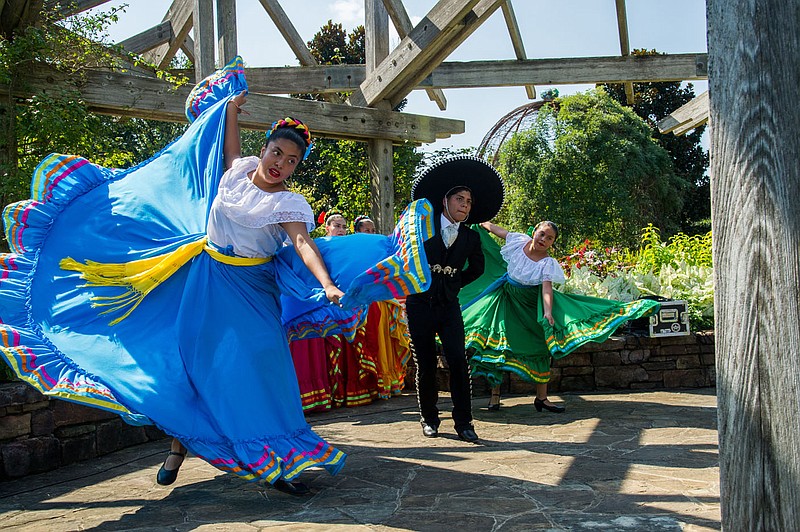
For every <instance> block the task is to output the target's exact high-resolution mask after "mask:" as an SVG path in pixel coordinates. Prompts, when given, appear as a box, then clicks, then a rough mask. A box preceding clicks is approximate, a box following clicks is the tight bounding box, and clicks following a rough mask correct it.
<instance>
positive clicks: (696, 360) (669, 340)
mask: <svg viewBox="0 0 800 532" xmlns="http://www.w3.org/2000/svg"><path fill="white" fill-rule="evenodd" d="M442 365H443V366H444V364H442ZM446 371H447V370H446V369H445V368H443V369H442V372H443V374H442V375H441V378H440V385H441V386H443V388H442V389H445V390H446V389H447V377H446ZM715 385H716V369H715V364H714V332H713V331H702V332H697V333H692V334H690V335H688V336H666V337H661V338H649V337H640V336H625V337H614V338H610V339H608V340H607V341H605V342H603V343H602V344H598V343H589V344H587V345H585V346H583V347H580V348H579V349H577V350H576V351H575V352H574V353H571V354H570V355H568V356H566V357H564V358H562V359H559V360H555V361H554V362H553V366H552V378H551V380H550V383H549V385H548V391H550V392H553V393H557V392H578V391H581V392H582V391H603V390H657V389H675V388H708V387H713V386H715ZM534 392H535V385H534V384H532V383H529V382H525V381H523V380H522V379H520V378H519V377H517V376H516V375H511V374H507V375H506V380H505V382H504V383H503V386H502V387H501V393H504V394H533V393H534ZM473 394H474V395H488V394H489V388H488V386H487V384H486V380H485V379H483V378H479V379H475V380H474V382H473Z"/></svg>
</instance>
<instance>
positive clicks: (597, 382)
mask: <svg viewBox="0 0 800 532" xmlns="http://www.w3.org/2000/svg"><path fill="white" fill-rule="evenodd" d="M438 377H439V385H440V389H441V390H447V389H448V382H447V367H446V364H444V361H443V360H442V361H441V363H440V371H439V376H438ZM715 378H716V376H715V369H714V334H713V332H699V333H694V334H691V335H689V336H673V337H664V338H643V337H636V336H628V337H622V338H612V339H609V340H608V341H606V342H604V343H602V344H594V343H591V344H588V345H586V346H584V347H581V348H580V349H578V350H577V351H576V352H574V353H572V354H570V355H569V356H567V357H565V358H562V359H560V360H556V361H555V362H554V364H553V377H552V380H551V381H550V385H549V391H551V392H554V393H557V392H577V391H602V390H652V389H664V388H666V389H673V388H704V387H712V386H714V385H715ZM406 384H407V387H410V388H412V389H413V386H414V369H413V363H412V364H410V365H409V374H408V377H407V378H406ZM534 391H535V387H534V385H533V384H531V383H527V382H524V381H523V380H521V379H520V378H519V377H517V376H515V375H507V376H506V381H505V382H504V384H503V387H502V393H504V394H533V393H534ZM473 394H474V395H475V396H480V395H488V394H489V389H488V387H487V385H486V381H485V380H484V379H482V378H481V379H475V381H474V382H473ZM164 437H165V435H164V434H163V433H162V432H161V431H159V430H158V429H156V428H154V427H134V426H131V425H128V424H126V423H125V422H123V421H122V420H121V419H120V418H119V416H117V415H116V414H112V413H110V412H105V411H103V410H98V409H96V408H89V407H86V406H81V405H78V404H75V403H70V402H67V401H61V400H58V399H52V400H51V399H48V398H47V397H44V396H43V395H41V394H40V393H39V392H37V391H36V390H34V389H33V388H31V387H30V386H28V385H27V384H25V383H22V382H7V383H0V480H2V479H8V478H14V477H21V476H25V475H28V474H30V473H39V472H42V471H48V470H51V469H56V468H57V467H60V466H62V465H66V464H70V463H72V462H77V461H80V460H87V459H89V458H94V457H96V456H100V455H103V454H107V453H110V452H113V451H116V450H118V449H122V448H124V447H128V446H131V445H136V444H138V443H144V442H146V441H150V440H155V439H161V438H164ZM165 448H166V447H165Z"/></svg>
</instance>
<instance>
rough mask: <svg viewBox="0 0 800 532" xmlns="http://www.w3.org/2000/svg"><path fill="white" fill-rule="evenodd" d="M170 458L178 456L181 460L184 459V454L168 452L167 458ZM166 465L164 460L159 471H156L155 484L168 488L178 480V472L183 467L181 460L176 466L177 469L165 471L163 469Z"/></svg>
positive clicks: (165, 469)
mask: <svg viewBox="0 0 800 532" xmlns="http://www.w3.org/2000/svg"><path fill="white" fill-rule="evenodd" d="M170 456H180V457H181V458H183V459H186V452H183V453H179V452H177V451H170V452H169V454H167V458H169V457H170ZM166 465H167V461H166V460H164V463H163V464H161V469H159V470H158V474H157V475H156V482H158V484H159V485H161V486H169V485H170V484H172V483H173V482H175V480H176V479H177V478H178V471H180V469H181V466H182V465H183V460H181V463H180V464H178V467H176V468H175V469H167V468H166V467H164V466H166Z"/></svg>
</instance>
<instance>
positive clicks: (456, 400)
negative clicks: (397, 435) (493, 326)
mask: <svg viewBox="0 0 800 532" xmlns="http://www.w3.org/2000/svg"><path fill="white" fill-rule="evenodd" d="M406 313H407V314H408V332H409V335H410V336H411V345H412V348H413V351H414V361H415V363H416V365H417V398H418V400H419V409H420V414H421V415H422V422H424V423H427V424H428V425H431V426H434V427H438V426H439V423H440V420H439V409H438V408H437V406H436V403H437V402H438V400H439V389H438V386H437V384H436V334H437V333H438V334H439V339H440V340H441V342H442V351H443V352H444V357H445V360H447V365H448V366H449V368H450V396H451V397H452V399H453V421H454V422H455V428H456V430H457V431H462V430H466V429H471V428H472V397H471V392H472V388H471V381H470V377H469V365H468V364H467V354H466V352H465V349H464V319H463V317H462V316H461V307H460V306H459V304H458V301H454V302H452V303H446V304H435V303H434V304H432V303H430V302H429V301H425V300H417V299H412V298H409V299H407V300H406Z"/></svg>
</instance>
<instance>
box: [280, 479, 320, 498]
mask: <svg viewBox="0 0 800 532" xmlns="http://www.w3.org/2000/svg"><path fill="white" fill-rule="evenodd" d="M272 486H273V487H274V488H275V489H276V490H278V491H282V492H283V493H288V494H289V495H308V494H309V493H311V488H309V487H308V486H306V485H305V484H303V483H302V482H289V481H287V480H283V479H282V478H279V479H278V480H276V481H275V482H274V483H273V484H272Z"/></svg>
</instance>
